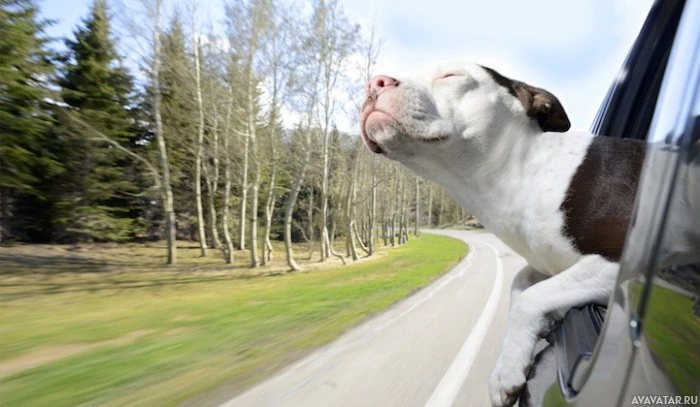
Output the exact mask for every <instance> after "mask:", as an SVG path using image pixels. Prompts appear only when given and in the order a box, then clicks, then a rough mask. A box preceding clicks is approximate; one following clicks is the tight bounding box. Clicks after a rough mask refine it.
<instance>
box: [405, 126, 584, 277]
mask: <svg viewBox="0 0 700 407" xmlns="http://www.w3.org/2000/svg"><path fill="white" fill-rule="evenodd" d="M500 130H501V131H500V132H499V133H497V134H489V135H488V136H486V137H479V138H472V139H463V140H454V144H452V145H446V146H445V148H444V149H441V150H439V151H438V150H435V149H431V150H430V152H427V151H426V152H425V153H421V154H415V155H413V156H411V157H404V159H402V160H400V161H402V162H403V163H404V164H405V165H406V166H408V167H409V168H411V169H412V170H414V171H415V172H417V173H418V174H420V175H422V176H423V177H426V178H429V179H432V180H433V181H435V182H437V183H438V184H440V185H441V186H443V187H444V188H445V190H446V191H447V192H448V193H449V194H450V195H451V196H452V197H453V198H454V199H455V200H456V201H457V202H458V203H459V204H460V205H461V206H463V207H464V208H466V209H467V210H468V211H469V212H470V213H471V214H473V215H474V216H476V217H477V218H478V219H479V220H480V221H481V223H482V224H483V225H484V226H485V227H486V228H487V229H489V230H491V231H492V232H494V233H495V234H496V235H497V236H498V237H499V238H501V239H502V240H504V241H505V242H506V243H507V244H508V245H510V246H511V247H512V248H513V249H515V250H516V251H518V252H519V254H521V255H522V256H525V257H526V258H527V257H528V254H529V253H530V248H528V247H527V246H528V245H530V244H531V243H536V242H538V239H536V238H533V237H532V234H537V233H542V231H544V230H548V232H546V233H550V234H554V233H559V230H560V229H561V228H562V227H563V224H561V219H562V217H560V216H559V217H552V216H551V215H549V214H552V215H553V214H554V213H555V212H558V211H560V210H561V209H560V207H561V204H562V202H563V201H564V199H565V196H566V193H567V189H568V186H569V184H570V182H571V179H572V177H573V175H574V173H575V171H576V169H577V168H578V166H579V165H580V163H581V161H582V159H583V157H584V156H585V155H586V150H587V148H588V145H589V144H590V142H591V140H592V136H591V135H590V134H587V133H578V132H568V133H543V132H542V131H540V130H539V128H534V127H533V126H527V125H522V124H520V123H517V122H516V123H511V124H505V125H502V128H501V129H500ZM551 220H555V221H556V222H558V223H557V224H553V223H552V224H549V225H542V222H550V221H551ZM528 260H529V261H536V260H534V259H531V258H530V259H528ZM562 261H563V262H564V263H566V262H569V261H572V259H564V258H562ZM541 267H542V269H549V268H552V269H555V268H557V267H560V265H556V266H552V265H542V266H541Z"/></svg>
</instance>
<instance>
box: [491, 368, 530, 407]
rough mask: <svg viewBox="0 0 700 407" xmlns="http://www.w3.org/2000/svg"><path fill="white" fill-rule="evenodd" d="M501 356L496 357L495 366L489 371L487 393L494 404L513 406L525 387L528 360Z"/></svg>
mask: <svg viewBox="0 0 700 407" xmlns="http://www.w3.org/2000/svg"><path fill="white" fill-rule="evenodd" d="M502 356H503V355H501V357H499V358H498V362H496V368H495V369H494V370H493V372H492V373H491V380H490V382H489V395H490V397H491V404H493V405H494V406H499V407H500V406H513V405H515V403H516V402H517V401H518V398H519V397H520V394H521V392H522V391H523V389H524V388H525V383H526V381H527V374H528V371H529V369H530V365H529V360H526V361H525V362H524V363H523V362H522V361H519V360H514V359H512V358H504V357H502ZM506 359H510V360H506Z"/></svg>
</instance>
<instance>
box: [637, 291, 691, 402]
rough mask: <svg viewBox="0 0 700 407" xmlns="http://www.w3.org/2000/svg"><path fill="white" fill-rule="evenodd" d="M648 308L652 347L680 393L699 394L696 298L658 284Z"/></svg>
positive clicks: (647, 320)
mask: <svg viewBox="0 0 700 407" xmlns="http://www.w3.org/2000/svg"><path fill="white" fill-rule="evenodd" d="M647 309H648V311H647V315H646V317H645V318H644V326H645V327H644V330H645V332H646V337H647V338H648V340H649V347H650V348H651V350H652V352H653V353H654V354H655V355H656V356H657V360H658V361H659V362H660V363H661V364H662V365H663V367H664V368H665V369H666V371H667V372H668V374H669V375H670V376H671V378H672V379H673V381H674V383H675V384H676V385H677V386H678V390H679V392H680V394H681V395H685V396H692V395H696V394H698V383H700V358H698V351H697V350H698V349H700V335H698V334H699V333H700V319H699V318H698V317H696V316H695V315H694V314H693V299H692V298H690V297H689V296H686V295H683V294H680V293H677V292H674V291H671V290H669V289H667V288H664V287H661V286H659V285H655V286H654V288H653V289H652V291H651V298H650V300H649V305H648V308H647ZM691 350H694V351H691Z"/></svg>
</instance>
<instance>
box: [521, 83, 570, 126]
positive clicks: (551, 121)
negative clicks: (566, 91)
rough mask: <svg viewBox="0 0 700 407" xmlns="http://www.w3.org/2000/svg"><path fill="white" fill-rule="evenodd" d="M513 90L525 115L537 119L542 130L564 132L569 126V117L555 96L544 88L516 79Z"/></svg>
mask: <svg viewBox="0 0 700 407" xmlns="http://www.w3.org/2000/svg"><path fill="white" fill-rule="evenodd" d="M513 91H514V92H515V96H517V98H518V99H520V103H522V104H523V107H524V108H525V112H526V113H527V115H528V116H529V117H531V118H533V119H535V120H537V124H539V125H540V128H541V129H542V131H556V132H565V131H567V130H569V128H571V122H569V117H568V116H567V115H566V112H565V111H564V107H563V106H562V105H561V103H560V102H559V99H557V97H556V96H554V95H552V94H551V93H549V92H547V91H546V90H544V89H540V88H536V87H534V86H530V85H528V84H527V83H523V82H517V81H514V82H513Z"/></svg>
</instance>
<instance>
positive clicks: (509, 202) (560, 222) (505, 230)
mask: <svg viewBox="0 0 700 407" xmlns="http://www.w3.org/2000/svg"><path fill="white" fill-rule="evenodd" d="M444 73H454V74H456V75H455V76H450V77H446V78H443V75H444ZM397 79H398V81H399V82H400V84H399V86H395V87H389V88H385V89H382V90H381V91H380V92H378V94H375V95H373V96H376V104H375V106H374V108H373V109H376V110H378V111H380V112H381V113H377V112H374V113H372V111H373V110H372V109H365V111H364V112H363V115H362V117H361V123H362V126H363V136H364V137H365V141H368V139H369V140H372V141H374V142H376V143H377V144H378V145H379V146H381V148H382V150H383V152H384V153H385V154H386V156H387V157H389V158H391V159H394V160H397V161H399V162H401V163H402V164H404V165H405V166H407V167H408V168H410V169H412V170H413V171H415V172H416V173H418V174H420V175H421V176H423V177H426V178H429V179H432V180H434V181H436V182H437V183H439V184H440V185H442V186H443V187H444V188H445V189H446V190H447V191H448V193H450V194H451V196H452V197H453V198H454V199H455V200H456V201H457V202H458V203H460V204H461V205H462V206H464V208H466V209H468V210H469V211H470V212H471V213H472V214H474V216H476V217H477V218H478V219H479V220H480V221H481V222H482V224H483V225H484V226H485V227H486V228H487V229H489V230H490V231H492V232H493V233H494V234H495V235H496V236H498V237H499V238H500V239H501V240H503V241H504V242H505V243H506V244H508V245H509V246H510V247H511V248H512V249H513V250H514V251H516V252H517V253H518V254H520V255H521V256H523V257H524V258H525V259H526V260H527V262H528V264H529V266H530V267H531V269H529V270H530V272H532V271H533V270H534V271H536V272H538V273H541V274H545V275H547V276H553V277H552V278H549V279H546V280H544V281H542V282H539V283H537V284H534V285H532V286H519V285H518V284H515V285H514V287H513V290H514V294H515V295H514V298H513V300H512V305H511V310H510V316H509V324H508V330H507V333H506V337H505V339H504V343H503V348H502V351H501V355H500V356H499V358H498V362H497V364H496V367H495V369H494V371H493V374H492V377H491V381H490V394H491V400H492V402H493V404H494V405H510V404H512V403H514V402H515V401H516V400H517V395H518V393H519V391H520V389H521V388H522V386H523V385H524V384H525V380H526V374H527V370H528V369H529V367H530V364H531V363H532V359H533V357H534V354H533V353H534V350H535V344H536V342H537V339H538V338H539V336H540V335H542V334H543V333H546V331H547V330H548V329H549V326H550V325H551V323H552V321H553V319H557V318H561V317H562V316H563V313H564V312H565V311H566V310H567V309H569V308H570V307H571V306H574V305H580V304H584V303H587V302H591V301H596V302H604V301H605V299H606V298H607V297H608V296H609V294H610V292H611V290H612V287H613V286H614V280H615V277H616V275H617V268H618V266H617V263H611V262H609V261H607V260H605V259H604V258H602V257H600V256H597V255H594V256H591V255H589V256H584V255H582V254H581V253H580V252H579V251H577V250H576V248H575V247H574V246H573V244H572V242H571V240H570V239H569V238H568V237H567V236H565V235H564V234H563V228H564V216H563V215H564V214H563V213H562V211H561V210H560V207H561V204H562V202H563V200H564V197H565V194H566V191H567V189H568V188H569V184H570V182H571V179H572V177H573V175H574V173H575V171H576V169H577V168H578V166H579V164H580V163H581V161H582V160H583V158H584V156H585V154H586V150H587V148H588V145H589V144H590V142H591V139H592V136H591V135H589V134H585V133H575V134H574V133H573V132H569V133H543V132H542V131H541V130H540V128H539V127H538V126H537V124H536V123H535V122H534V121H533V120H531V119H530V118H528V117H527V115H526V113H525V110H524V108H523V107H522V104H521V103H520V101H519V100H518V99H517V98H515V97H514V96H513V95H511V94H509V93H508V91H507V89H505V88H504V87H503V86H501V85H499V84H498V83H496V82H495V81H494V80H493V79H492V77H491V76H490V75H489V74H488V73H487V72H486V71H485V70H484V69H483V68H482V67H480V66H478V65H474V64H467V65H460V66H455V67H450V68H449V69H442V70H440V71H438V73H437V74H435V75H425V76H421V77H416V78H397ZM434 138H439V139H441V141H431V142H426V141H425V139H434ZM368 142H369V141H368ZM520 281H521V282H522V281H531V279H529V278H525V279H521V280H520Z"/></svg>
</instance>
